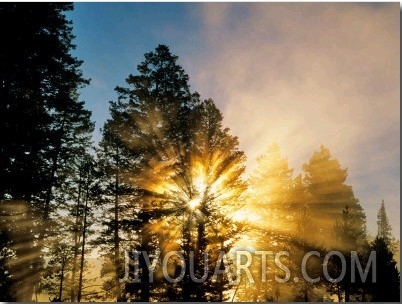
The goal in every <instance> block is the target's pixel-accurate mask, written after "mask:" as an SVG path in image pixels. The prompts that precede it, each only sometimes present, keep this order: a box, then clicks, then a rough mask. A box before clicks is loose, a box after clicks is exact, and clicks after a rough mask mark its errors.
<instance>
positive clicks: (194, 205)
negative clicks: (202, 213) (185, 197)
mask: <svg viewBox="0 0 402 304" xmlns="http://www.w3.org/2000/svg"><path fill="white" fill-rule="evenodd" d="M200 203H201V198H200V197H199V196H196V197H194V198H193V199H191V200H190V201H189V202H188V205H189V207H190V209H191V210H194V209H196V208H197V207H198V206H199V205H200Z"/></svg>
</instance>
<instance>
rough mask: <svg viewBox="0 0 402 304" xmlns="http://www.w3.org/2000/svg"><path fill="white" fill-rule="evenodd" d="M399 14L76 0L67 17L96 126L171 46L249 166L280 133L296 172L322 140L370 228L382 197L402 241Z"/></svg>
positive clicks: (374, 7)
mask: <svg viewBox="0 0 402 304" xmlns="http://www.w3.org/2000/svg"><path fill="white" fill-rule="evenodd" d="M399 14H400V7H399V3H392V4H362V3H309V4H307V3H292V4H286V3H228V2H225V3H169V2H164V3H135V2H134V3H127V2H125V3H113V2H112V3H105V2H102V3H94V2H77V3H75V9H74V11H73V12H71V13H69V14H68V17H69V18H71V19H72V20H73V26H74V34H75V35H76V39H75V44H77V49H76V51H74V55H76V56H77V57H78V58H79V59H82V60H84V64H83V66H82V70H83V72H84V75H85V76H86V77H88V78H91V79H92V81H91V84H90V85H89V86H88V87H86V88H84V89H83V90H82V91H81V98H82V99H83V100H85V101H86V104H87V107H88V108H89V109H90V110H92V112H93V119H94V120H95V121H96V123H97V124H96V127H97V129H99V128H100V127H101V126H102V124H103V122H104V121H105V120H106V119H107V118H108V101H109V100H113V99H115V98H116V94H115V93H114V87H115V86H116V85H124V80H125V78H126V77H127V76H128V75H129V74H130V73H131V74H135V73H136V66H137V64H138V63H140V62H141V61H143V55H144V53H146V52H149V51H152V50H153V49H154V48H155V47H156V45H157V44H167V45H169V47H170V49H171V51H172V52H173V53H174V54H176V55H178V56H179V64H181V65H182V66H183V67H184V69H185V71H186V72H187V73H188V74H189V76H190V83H191V86H192V89H193V90H196V91H198V92H199V93H200V94H201V96H202V97H203V98H213V99H214V100H215V102H216V104H217V105H218V107H219V108H220V109H221V111H222V113H223V115H224V123H225V125H226V126H228V127H229V128H230V129H231V131H232V134H234V135H236V136H238V137H239V140H240V147H241V149H243V150H244V151H245V152H246V154H247V156H248V161H247V164H248V167H249V168H250V170H251V169H252V168H253V166H254V164H255V159H256V157H257V156H258V155H260V154H262V153H263V152H264V151H265V150H266V148H267V147H268V145H269V144H270V143H272V142H273V141H276V142H277V143H278V144H279V145H280V147H281V148H282V152H283V155H284V156H285V157H287V158H288V160H289V163H290V165H291V166H292V167H293V168H295V169H296V172H298V171H300V168H301V165H302V164H303V163H305V162H307V161H308V159H309V158H310V156H311V155H312V153H313V152H314V151H315V150H318V149H319V146H320V145H321V144H324V145H326V146H327V147H328V148H329V149H330V151H331V152H332V153H333V155H334V156H335V157H337V158H338V159H339V160H340V162H341V164H342V165H343V166H344V167H347V168H348V171H349V180H348V182H349V184H351V185H352V186H353V189H354V192H355V195H356V197H357V198H358V199H359V200H360V202H361V204H362V206H363V207H364V209H365V210H366V215H367V220H368V224H369V225H368V226H369V231H370V232H371V233H375V231H376V212H377V210H378V208H379V206H380V203H381V199H384V200H385V204H386V208H387V210H388V215H389V218H390V221H391V224H392V226H393V233H394V235H396V236H397V237H399V230H400V228H399V227H400V215H399V214H400V139H399V138H400V114H399V113H400V102H399V100H400V76H399V74H400V68H399V67H400V59H399V54H400V44H399V40H400V38H399V37H400V30H399ZM95 139H96V140H97V139H99V132H97V134H95Z"/></svg>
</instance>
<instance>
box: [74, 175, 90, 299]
mask: <svg viewBox="0 0 402 304" xmlns="http://www.w3.org/2000/svg"><path fill="white" fill-rule="evenodd" d="M88 179H89V176H87V183H86V196H85V208H84V222H83V227H82V243H81V263H80V276H79V281H78V296H77V301H78V302H81V296H82V276H83V274H84V262H85V238H86V233H87V213H88V200H89V180H88Z"/></svg>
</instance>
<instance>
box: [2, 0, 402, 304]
mask: <svg viewBox="0 0 402 304" xmlns="http://www.w3.org/2000/svg"><path fill="white" fill-rule="evenodd" d="M71 10H73V4H72V3H18V4H17V3H2V4H0V31H1V34H2V35H1V36H2V40H3V41H2V44H1V47H0V143H1V144H0V181H1V182H0V244H1V246H0V300H2V301H23V302H31V301H54V302H70V301H71V302H81V301H83V302H88V301H118V302H132V301H141V302H148V301H157V302H162V301H170V302H176V301H185V302H190V301H196V302H200V301H212V302H222V301H242V302H243V301H244V302H247V301H253V302H260V301H261V302H308V301H314V302H322V301H338V302H353V301H359V302H371V301H373V302H384V301H393V302H399V301H400V287H399V286H400V272H399V246H400V245H399V240H397V239H396V238H395V237H394V236H393V235H392V229H391V225H390V222H389V220H388V217H387V211H386V207H385V206H386V202H384V201H383V202H378V216H377V219H378V221H377V225H378V231H377V234H376V235H375V236H370V235H369V234H368V232H367V227H366V216H365V211H364V209H363V208H362V206H361V204H360V202H359V200H358V198H357V197H355V195H354V193H353V188H352V186H351V185H349V184H348V181H347V178H348V171H347V169H346V168H345V167H343V166H342V164H341V163H340V161H339V160H338V159H337V158H336V157H335V156H334V155H332V153H331V151H330V150H329V149H328V148H327V147H326V146H325V145H321V146H320V147H317V150H316V151H314V152H313V153H312V155H311V157H310V158H309V159H306V162H305V164H304V165H303V166H302V168H301V169H302V170H301V172H300V174H296V173H295V172H296V171H295V170H294V169H293V168H291V167H290V166H289V164H288V160H287V158H286V157H285V156H284V155H282V153H281V149H280V147H279V145H278V144H276V143H272V145H271V146H269V147H267V150H266V152H265V153H264V154H262V155H261V156H259V158H258V159H257V169H255V170H254V171H252V172H251V173H250V174H247V172H246V169H247V168H246V155H245V153H244V152H243V151H241V150H240V149H239V141H238V138H237V137H236V136H235V135H233V134H231V130H230V129H229V128H227V127H225V126H224V125H223V115H222V112H221V111H220V110H219V109H218V107H217V106H216V104H215V102H214V101H213V100H212V99H202V98H201V96H200V94H199V93H198V92H193V91H191V89H190V84H189V76H188V75H187V74H186V72H185V71H184V69H183V68H182V67H181V66H180V65H179V63H178V60H179V58H178V56H176V55H174V54H172V53H171V52H170V49H169V47H168V46H166V45H162V44H160V45H157V46H156V48H155V49H154V50H151V51H150V52H148V53H146V54H144V59H143V61H142V62H140V63H138V66H137V71H133V74H130V75H128V76H127V78H126V85H125V86H122V87H121V86H116V88H115V94H116V98H115V100H113V101H110V103H109V113H110V115H109V118H108V119H107V121H106V122H105V123H104V125H103V127H102V129H101V135H102V138H101V140H100V141H99V142H94V141H93V140H92V134H93V133H94V131H95V130H94V128H95V124H94V121H93V120H92V117H91V112H90V111H89V110H87V109H86V107H85V102H84V101H81V100H80V95H79V92H80V89H81V88H83V87H85V86H88V85H91V84H90V80H89V79H87V78H85V75H83V72H82V71H81V69H80V67H81V65H82V63H83V62H82V61H81V60H79V59H78V58H75V57H73V56H72V55H71V51H72V50H74V49H75V45H74V41H73V40H74V35H73V34H72V29H73V28H72V26H73V25H72V22H71V21H69V20H67V18H66V15H65V13H66V12H68V11H71ZM379 195H381V194H379ZM373 253H374V254H373Z"/></svg>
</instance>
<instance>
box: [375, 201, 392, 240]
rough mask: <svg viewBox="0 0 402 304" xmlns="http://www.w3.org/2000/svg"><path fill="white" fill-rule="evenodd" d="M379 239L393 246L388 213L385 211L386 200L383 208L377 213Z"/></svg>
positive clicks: (382, 205) (382, 203)
mask: <svg viewBox="0 0 402 304" xmlns="http://www.w3.org/2000/svg"><path fill="white" fill-rule="evenodd" d="M377 226H378V230H377V231H378V232H377V237H378V238H381V239H383V240H384V241H385V242H386V243H387V244H388V245H390V244H391V241H392V235H391V225H390V224H389V221H388V217H387V213H386V211H385V205H384V200H383V201H382V202H381V207H380V209H379V210H378V213H377Z"/></svg>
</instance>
